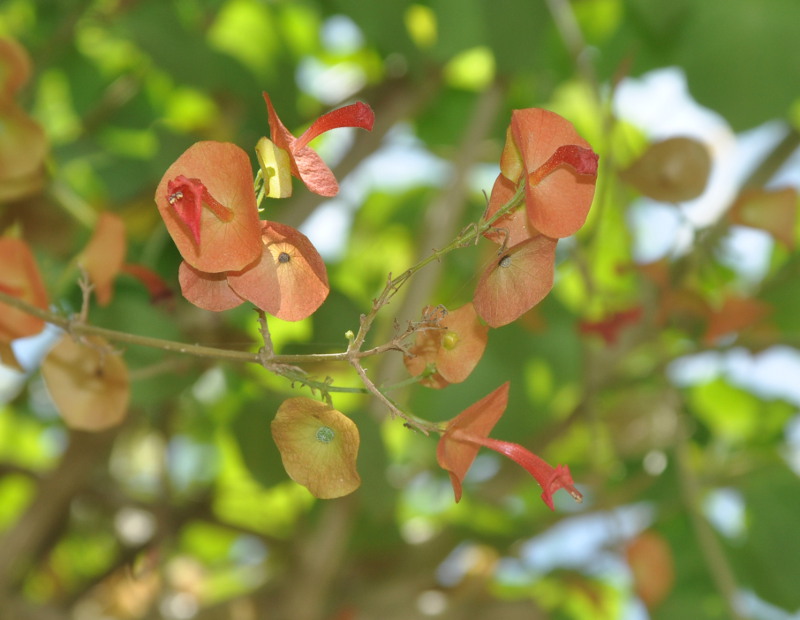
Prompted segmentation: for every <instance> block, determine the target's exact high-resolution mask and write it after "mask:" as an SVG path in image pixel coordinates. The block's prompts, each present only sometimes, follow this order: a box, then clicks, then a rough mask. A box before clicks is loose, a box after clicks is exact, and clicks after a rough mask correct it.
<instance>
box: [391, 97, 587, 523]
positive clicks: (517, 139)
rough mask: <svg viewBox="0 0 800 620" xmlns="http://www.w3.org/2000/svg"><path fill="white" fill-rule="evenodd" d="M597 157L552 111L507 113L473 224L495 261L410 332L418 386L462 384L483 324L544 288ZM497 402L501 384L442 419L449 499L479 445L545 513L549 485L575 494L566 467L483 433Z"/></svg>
mask: <svg viewBox="0 0 800 620" xmlns="http://www.w3.org/2000/svg"><path fill="white" fill-rule="evenodd" d="M597 161H598V157H597V155H596V154H595V153H594V152H593V151H592V149H591V147H590V146H589V144H588V143H587V142H586V141H585V140H584V139H583V138H581V137H580V136H579V135H578V133H577V132H576V131H575V128H574V127H573V126H572V124H571V123H569V121H567V120H565V119H564V118H562V117H561V116H559V115H558V114H555V113H553V112H549V111H547V110H542V109H537V108H529V109H525V110H515V111H514V112H513V114H512V116H511V124H510V126H509V128H508V132H507V134H506V143H505V147H504V149H503V154H502V157H501V160H500V174H499V176H498V177H497V180H496V181H495V183H494V187H493V189H492V194H491V197H490V199H489V205H488V208H487V210H486V213H485V215H484V218H483V222H482V227H483V229H484V233H483V234H484V236H485V237H486V238H487V239H489V240H491V241H493V242H494V243H496V244H497V245H498V246H499V247H498V250H497V254H496V258H495V259H494V260H492V262H491V263H490V264H489V266H488V267H487V269H486V270H485V271H484V272H483V274H482V275H481V276H480V280H479V282H478V285H477V288H476V290H475V295H474V298H473V301H472V302H471V303H468V304H466V305H464V306H462V307H460V308H458V309H457V310H454V311H452V312H449V313H447V312H446V311H445V312H441V314H442V315H443V316H441V317H440V318H439V320H438V321H436V324H435V326H434V329H429V330H425V331H420V332H419V333H418V334H417V337H416V340H415V342H414V345H413V346H412V347H411V348H410V349H409V351H408V352H407V354H406V356H405V364H406V368H407V369H408V371H409V372H410V373H411V374H412V375H415V376H421V377H422V378H421V380H420V382H421V383H422V384H423V385H426V386H428V387H432V388H444V387H446V386H447V385H449V384H450V383H458V382H461V381H464V380H465V379H466V378H467V377H468V376H469V374H470V373H471V372H472V370H473V369H474V368H475V367H476V365H477V363H478V361H479V360H480V358H481V356H482V355H483V351H484V349H485V347H486V343H487V339H488V331H489V328H490V327H492V328H496V327H501V326H503V325H507V324H508V323H511V322H512V321H515V320H516V319H518V318H519V317H520V316H522V314H524V313H525V312H527V311H528V310H530V309H531V308H533V307H534V306H535V305H536V304H538V303H539V302H540V301H541V300H542V299H544V297H545V296H546V295H547V294H548V293H549V292H550V289H551V288H552V287H553V279H554V270H555V251H556V244H557V243H558V240H559V239H561V238H563V237H567V236H569V235H572V234H574V233H575V232H577V231H578V229H580V228H581V226H583V224H584V222H585V221H586V217H587V215H588V212H589V208H590V206H591V204H592V200H593V198H594V189H595V182H596V180H597ZM430 314H431V309H430V308H426V309H425V311H424V312H423V322H425V321H426V320H427V321H428V322H430V321H429V318H430ZM507 399H508V384H504V385H503V386H501V387H500V388H498V389H497V390H495V391H494V392H493V393H492V394H490V395H489V396H487V397H486V398H484V399H482V400H480V401H478V402H477V403H475V404H474V405H472V406H471V407H469V408H468V409H467V410H465V411H464V412H463V413H461V414H460V415H459V416H457V417H456V418H454V419H453V420H451V421H450V422H449V423H448V424H447V426H446V429H445V430H444V432H443V434H442V438H441V440H440V441H439V448H438V453H437V456H438V461H439V465H440V466H441V467H442V468H443V469H445V470H447V471H448V472H449V474H450V478H451V481H452V484H453V489H454V491H455V496H456V501H458V500H459V499H460V498H461V483H462V480H463V478H464V476H465V475H466V473H467V470H468V469H469V467H470V465H471V463H472V461H473V460H474V459H475V456H476V454H477V452H478V449H479V448H480V447H481V446H483V447H486V448H489V449H491V450H495V451H497V452H500V453H501V454H505V455H506V456H508V457H509V458H511V459H512V460H514V461H515V462H517V463H518V464H520V465H521V466H522V467H523V468H525V469H526V470H527V471H528V472H529V473H530V474H531V475H532V476H534V478H536V480H537V481H538V482H539V484H540V485H541V486H542V488H543V489H544V492H543V493H542V498H543V499H544V501H545V503H546V504H547V505H548V506H549V507H550V508H551V509H552V508H553V502H552V494H553V493H554V492H555V491H556V490H557V489H559V488H565V489H567V490H568V491H569V492H570V494H571V495H572V496H573V497H575V498H576V499H578V500H580V493H578V491H577V490H576V489H575V487H574V485H573V482H572V477H571V475H570V472H569V469H568V468H567V467H564V466H559V467H556V468H553V467H551V466H550V465H548V464H547V463H546V462H545V461H543V460H542V459H540V458H539V457H538V456H536V455H535V454H532V453H531V452H529V451H528V450H526V449H525V448H523V447H522V446H520V445H518V444H514V443H509V442H504V441H499V440H496V439H490V438H489V437H488V433H489V431H490V430H491V429H492V427H493V426H494V425H495V423H496V422H497V420H498V419H499V418H500V416H501V415H502V413H503V411H504V410H505V407H506V402H507Z"/></svg>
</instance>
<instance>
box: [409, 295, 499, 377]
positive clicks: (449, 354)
mask: <svg viewBox="0 0 800 620" xmlns="http://www.w3.org/2000/svg"><path fill="white" fill-rule="evenodd" d="M432 311H433V309H432V308H430V307H428V308H426V309H425V311H424V312H423V317H424V316H427V315H428V314H429V313H431V312H432ZM438 324H439V326H440V327H441V328H442V329H426V330H424V331H420V332H417V337H416V340H415V342H414V346H413V347H411V349H410V352H411V354H412V355H410V356H405V358H404V360H403V361H404V362H405V365H406V368H407V369H408V372H410V373H411V374H412V375H419V374H422V373H423V372H424V371H425V369H426V368H427V366H428V364H435V365H436V373H435V374H433V375H431V376H430V377H427V378H425V379H423V380H422V382H421V383H422V385H427V386H428V387H433V388H443V387H446V386H447V385H449V384H450V383H461V382H462V381H464V380H465V379H466V378H467V377H468V376H469V375H470V373H472V371H473V370H474V369H475V366H476V365H477V364H478V361H479V360H480V359H481V357H482V356H483V352H484V350H485V349H486V342H487V340H488V335H489V328H488V327H487V326H486V325H483V324H482V323H481V322H480V320H479V319H478V315H477V313H476V312H475V308H474V306H473V305H472V303H467V304H464V305H463V306H461V307H460V308H457V309H455V310H452V311H450V312H447V313H446V314H444V315H443V316H442V318H441V319H440V320H439V322H438Z"/></svg>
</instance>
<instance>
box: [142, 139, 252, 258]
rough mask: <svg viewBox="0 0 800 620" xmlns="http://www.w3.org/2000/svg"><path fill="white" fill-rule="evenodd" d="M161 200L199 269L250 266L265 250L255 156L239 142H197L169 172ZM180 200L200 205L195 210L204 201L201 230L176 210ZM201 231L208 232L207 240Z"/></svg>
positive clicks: (181, 246) (182, 247)
mask: <svg viewBox="0 0 800 620" xmlns="http://www.w3.org/2000/svg"><path fill="white" fill-rule="evenodd" d="M181 177H183V178H184V180H183V182H182V183H181V182H180V181H179V179H180V178H181ZM176 181H178V184H177V185H176V184H175V183H174V182H176ZM170 185H172V189H173V190H174V191H171V190H170ZM184 190H185V191H187V192H191V197H187V196H186V195H185V194H183V191H184ZM176 192H181V195H180V196H177V195H176ZM155 200H156V204H157V205H158V210H159V212H160V213H161V217H162V218H163V219H164V224H165V225H166V227H167V230H168V231H169V234H170V236H171V237H172V240H173V241H174V242H175V245H176V246H177V248H178V251H179V252H180V253H181V256H182V257H183V260H185V261H186V262H187V263H189V264H190V265H192V267H194V268H195V269H197V270H199V271H204V272H207V273H220V272H223V271H234V270H239V269H244V268H245V267H246V266H247V265H249V264H250V263H252V262H253V261H255V260H256V259H257V258H258V257H259V255H260V254H261V225H260V222H259V218H258V206H257V205H256V195H255V192H254V191H253V170H252V167H251V163H250V156H249V155H248V154H247V153H246V152H245V151H244V150H242V149H241V148H239V147H238V146H236V145H235V144H230V143H225V142H213V141H204V142H197V143H195V144H193V145H192V146H191V147H189V148H188V149H187V150H186V151H185V152H184V153H183V154H182V155H181V156H180V157H179V158H178V159H177V160H175V162H174V163H173V164H172V165H171V166H170V167H169V168H168V169H167V171H166V172H165V173H164V176H163V177H162V178H161V182H160V183H159V184H158V188H157V189H156V194H155ZM179 202H180V203H183V202H187V203H188V202H193V203H195V204H193V205H192V206H191V208H192V210H193V213H196V212H197V210H198V209H197V204H196V203H197V202H199V204H200V207H201V208H199V212H200V222H199V229H198V230H197V231H192V230H191V229H190V225H189V224H187V222H186V220H185V219H184V218H182V217H181V216H180V215H179V213H178V212H177V211H176V209H175V207H176V206H179V207H182V205H179ZM195 232H197V233H198V234H199V233H202V234H201V235H200V237H201V238H202V243H198V236H197V235H196V234H195Z"/></svg>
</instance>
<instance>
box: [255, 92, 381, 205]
mask: <svg viewBox="0 0 800 620" xmlns="http://www.w3.org/2000/svg"><path fill="white" fill-rule="evenodd" d="M263 95H264V101H265V103H266V104H267V114H268V115H269V130H270V137H271V139H272V142H273V143H274V144H275V145H276V146H277V147H279V148H282V149H283V150H285V151H286V152H287V153H289V165H290V168H291V171H292V176H294V177H296V178H298V179H300V180H301V181H302V182H303V183H305V185H306V187H308V189H309V190H311V191H312V192H314V193H316V194H319V195H320V196H335V195H336V194H337V193H338V192H339V184H338V183H337V182H336V177H335V176H334V174H333V172H331V169H330V168H329V167H328V165H327V164H326V163H325V162H324V161H323V160H322V158H321V157H320V156H319V155H318V154H317V152H316V151H315V150H314V149H312V148H311V147H309V146H308V143H309V142H310V141H311V140H313V139H314V138H316V137H317V136H319V135H320V134H322V133H324V132H326V131H329V130H331V129H336V128H338V127H358V128H361V129H366V130H368V131H370V130H372V126H373V124H374V122H375V114H374V113H373V111H372V108H370V107H369V106H368V105H367V104H366V103H362V102H358V103H354V104H352V105H348V106H344V107H342V108H338V109H336V110H332V111H331V112H328V113H327V114H323V115H322V116H321V117H319V118H318V119H317V120H316V121H314V122H313V123H312V124H311V126H310V127H309V128H308V129H307V130H306V131H305V132H304V133H303V135H302V136H300V138H299V139H298V138H295V137H294V135H292V133H291V132H290V131H289V130H288V129H287V128H286V126H285V125H284V124H283V123H282V122H281V119H280V117H278V113H277V112H276V111H275V108H274V107H273V105H272V100H271V99H270V98H269V95H268V94H267V93H263Z"/></svg>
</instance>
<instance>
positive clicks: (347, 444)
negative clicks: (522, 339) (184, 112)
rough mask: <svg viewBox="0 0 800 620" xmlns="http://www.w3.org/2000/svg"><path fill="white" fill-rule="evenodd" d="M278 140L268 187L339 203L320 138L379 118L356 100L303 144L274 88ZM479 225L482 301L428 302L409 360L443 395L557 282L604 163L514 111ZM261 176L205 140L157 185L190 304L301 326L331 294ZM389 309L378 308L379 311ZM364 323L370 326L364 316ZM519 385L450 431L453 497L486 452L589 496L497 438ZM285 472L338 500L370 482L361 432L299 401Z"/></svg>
mask: <svg viewBox="0 0 800 620" xmlns="http://www.w3.org/2000/svg"><path fill="white" fill-rule="evenodd" d="M264 101H265V103H266V105H267V112H268V115H269V126H270V135H271V139H268V138H266V137H264V138H261V140H259V142H258V144H257V146H256V155H257V157H258V161H259V165H260V168H261V170H260V173H259V179H260V180H261V182H262V183H263V186H262V189H261V193H262V194H263V195H266V196H268V197H285V196H288V195H290V194H291V191H292V186H291V177H292V176H294V177H296V178H299V179H300V180H302V181H303V182H304V183H305V185H306V186H307V187H308V188H309V189H310V190H311V191H313V192H316V193H318V194H320V195H322V196H333V195H335V194H336V193H337V191H338V185H337V183H336V179H335V177H334V175H333V173H332V172H331V170H330V169H329V168H328V167H327V165H325V163H324V162H323V161H322V159H321V158H320V157H319V155H318V154H317V153H316V152H315V151H314V150H313V149H311V148H310V147H309V146H308V144H309V141H310V140H312V139H313V138H315V137H316V136H318V135H319V134H321V133H323V132H325V131H328V130H330V129H333V128H335V127H360V128H363V129H368V130H369V129H371V128H372V125H373V121H374V118H373V113H372V110H371V109H370V108H369V106H367V105H365V104H363V103H357V104H354V105H351V106H346V107H343V108H340V109H338V110H334V111H333V112H330V113H328V114H325V115H323V116H322V117H320V118H319V119H317V120H316V121H315V122H314V123H312V124H311V126H310V127H309V128H308V130H307V131H306V132H305V133H303V135H301V136H300V137H299V138H297V137H295V136H293V135H292V134H291V133H290V132H289V131H288V130H287V129H286V127H285V126H284V125H283V123H282V122H281V121H280V118H279V117H278V115H277V113H276V112H275V109H274V107H273V105H272V101H271V99H270V98H269V96H268V95H267V94H264ZM500 168H501V173H500V176H499V177H498V179H497V181H496V182H495V186H494V189H493V191H492V195H491V198H490V201H489V206H488V209H487V211H486V214H485V216H484V221H483V222H481V224H480V226H481V228H480V230H481V232H483V233H484V235H485V236H486V237H487V238H488V239H490V240H491V241H493V242H495V243H497V244H498V245H499V251H498V253H497V259H496V260H494V261H493V262H492V264H491V265H490V266H489V268H488V269H487V270H486V271H485V272H484V273H483V275H482V276H481V278H480V281H479V283H478V286H477V290H476V292H475V296H474V300H473V302H470V303H467V304H465V305H463V306H461V307H460V308H457V309H455V310H453V311H450V312H448V311H447V310H445V309H444V308H431V307H428V308H426V309H425V311H424V312H423V320H422V321H421V322H420V323H419V324H417V325H416V327H415V328H414V329H413V330H411V332H410V333H414V334H416V341H415V343H414V345H413V347H412V348H411V349H410V350H408V351H407V355H406V356H405V363H406V366H407V368H408V370H409V371H410V372H411V373H412V374H413V375H418V376H421V382H422V383H423V384H424V385H427V386H429V387H433V388H444V387H446V386H447V385H449V384H451V383H459V382H462V381H464V380H465V379H466V378H467V377H468V376H469V375H470V373H471V372H472V371H473V369H474V368H475V366H476V365H477V363H478V361H479V360H480V358H481V356H482V355H483V352H484V349H485V347H486V343H487V339H488V333H489V329H490V328H491V327H499V326H502V325H505V324H507V323H510V322H511V321H513V320H515V319H517V318H518V317H519V316H520V315H521V314H523V313H524V312H526V311H527V310H529V309H530V308H532V307H533V306H534V305H535V304H537V303H538V302H539V301H541V299H543V298H544V297H545V296H546V295H547V293H548V292H549V291H550V288H551V287H552V285H553V271H554V266H555V248H556V243H557V241H558V239H560V238H562V237H565V236H568V235H571V234H573V233H574V232H576V231H577V230H578V229H579V228H580V227H581V225H582V224H583V222H584V220H585V219H586V215H587V212H588V210H589V206H590V204H591V201H592V197H593V193H594V185H595V178H596V174H597V156H596V155H595V154H594V152H592V150H591V148H590V147H589V145H588V144H587V143H586V142H585V141H584V140H583V139H581V138H580V136H578V135H577V132H576V131H575V129H574V128H573V127H572V125H571V124H570V123H569V122H567V121H566V120H564V119H563V118H561V117H560V116H558V115H556V114H554V113H552V112H547V111H545V110H538V109H528V110H518V111H516V112H514V114H513V116H512V119H511V125H510V127H509V131H508V135H507V140H506V145H505V148H504V151H503V156H502V160H501V166H500ZM255 187H256V179H255V178H254V176H253V174H252V171H251V168H250V163H249V158H248V156H247V154H246V153H245V152H244V151H243V150H242V149H240V148H239V147H238V146H236V145H234V144H228V143H220V142H198V143H196V144H194V145H193V146H192V147H190V148H189V149H188V150H187V151H186V152H184V153H183V155H181V156H180V157H179V158H178V159H177V160H176V161H175V163H173V164H172V165H171V166H170V167H169V169H168V170H167V171H166V173H165V174H164V176H163V178H162V180H161V182H160V183H159V186H158V189H157V190H156V203H157V204H158V208H159V210H160V212H161V215H162V217H163V219H164V222H165V224H166V226H167V229H168V230H169V233H170V235H171V236H172V238H173V240H174V241H175V244H176V246H177V247H178V250H179V251H180V253H181V256H182V257H183V262H182V264H181V265H180V268H179V281H180V286H181V291H182V293H183V296H184V297H185V298H186V299H188V300H189V301H190V302H192V303H193V304H195V305H196V306H199V307H200V308H204V309H207V310H213V311H221V310H227V309H229V308H233V307H235V306H238V305H239V304H241V303H243V302H244V301H250V302H251V303H253V304H254V305H255V306H257V307H258V308H260V309H262V310H263V311H265V312H266V313H269V314H271V315H273V316H276V317H279V318H282V319H285V320H289V321H296V320H300V319H303V318H305V317H308V316H310V315H311V314H313V313H314V312H315V311H316V310H317V308H319V306H320V305H321V304H322V302H323V301H324V300H325V298H326V296H327V294H328V290H329V289H328V278H327V272H326V269H325V264H324V263H323V261H322V259H321V257H320V256H319V254H318V253H317V251H316V249H315V248H314V246H313V245H312V244H311V242H310V241H309V240H308V239H307V238H306V237H305V236H304V235H303V234H302V233H300V232H299V231H297V230H295V229H294V228H292V227H290V226H287V225H285V224H281V223H279V222H273V221H266V220H261V219H260V218H259V212H258V205H257V198H256V191H255V189H254V188H255ZM378 307H380V306H378ZM362 321H363V319H362ZM508 390H509V386H508V383H506V384H504V385H502V386H501V387H500V388H498V389H497V390H495V391H494V392H492V393H491V394H490V395H488V396H487V397H485V398H483V399H481V400H480V401H478V402H477V403H475V404H474V405H472V406H471V407H469V408H468V409H466V410H465V411H464V412H463V413H461V414H460V415H459V416H457V417H456V418H454V419H453V420H451V421H450V422H449V423H448V424H447V425H446V426H445V427H444V428H441V429H439V430H440V432H441V439H440V441H439V447H438V451H437V458H438V462H439V465H440V466H441V467H442V468H443V469H445V470H446V471H447V472H449V474H450V478H451V480H452V484H453V489H454V491H455V496H456V501H458V500H459V499H460V498H461V486H462V481H463V479H464V476H465V475H466V472H467V470H468V469H469V467H470V465H471V464H472V462H473V460H474V459H475V456H476V454H477V452H478V450H479V448H480V447H486V448H489V449H491V450H495V451H497V452H499V453H501V454H504V455H506V456H508V457H509V458H511V459H512V460H513V461H515V462H517V463H518V464H520V465H521V466H522V467H523V468H525V469H526V470H527V471H528V472H529V473H530V474H531V475H533V476H534V478H535V479H536V480H537V481H538V482H539V484H540V485H541V487H542V489H543V493H542V498H543V499H544V501H545V503H546V504H547V505H548V506H549V507H550V508H551V509H552V508H553V500H552V495H553V493H554V492H555V491H556V490H557V489H559V488H564V489H566V490H567V491H569V493H570V494H572V496H573V497H575V498H576V499H578V500H580V498H581V495H580V493H579V492H578V491H577V490H576V489H575V487H574V485H573V482H572V477H571V475H570V472H569V469H568V468H567V467H565V466H559V467H556V468H553V467H551V466H550V465H548V464H547V463H546V462H545V461H543V460H542V459H540V458H539V457H538V456H536V455H534V454H532V453H531V452H529V451H528V450H526V449H525V448H524V447H522V446H520V445H518V444H515V443H510V442H506V441H500V440H497V439H492V438H489V437H488V435H489V432H490V431H491V429H492V428H493V427H494V425H495V423H496V422H497V420H498V419H499V418H500V416H501V415H502V414H503V412H504V411H505V408H506V404H507V400H508ZM272 435H273V439H274V440H275V442H276V444H277V445H278V448H279V450H280V452H281V457H282V459H283V463H284V467H285V469H286V470H287V472H288V473H289V475H290V476H291V477H292V478H293V479H294V480H296V481H297V482H298V483H300V484H302V485H304V486H306V487H307V488H308V489H309V490H310V491H311V492H312V493H313V494H314V495H316V496H317V497H321V498H330V497H339V496H341V495H344V494H347V493H350V492H352V491H353V490H355V489H356V488H357V487H358V486H359V484H360V478H359V476H358V473H357V471H356V458H357V452H358V443H359V442H358V431H357V429H356V427H355V425H354V424H353V423H352V422H351V421H350V419H349V418H347V417H346V416H344V414H342V413H341V412H339V411H337V410H335V409H333V407H332V406H330V404H329V403H321V402H318V401H315V400H313V399H309V398H293V399H289V400H287V401H286V402H284V404H283V405H282V406H281V407H280V409H279V411H278V414H277V416H276V417H275V420H274V421H273V423H272Z"/></svg>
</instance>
